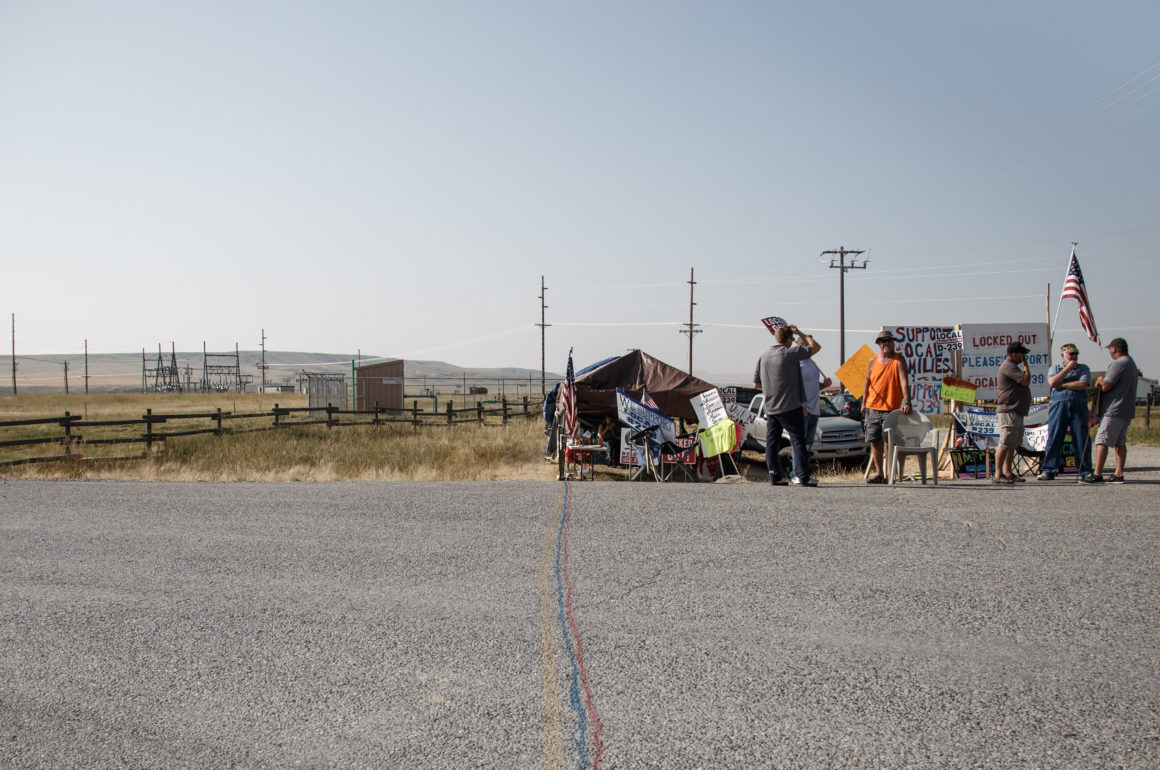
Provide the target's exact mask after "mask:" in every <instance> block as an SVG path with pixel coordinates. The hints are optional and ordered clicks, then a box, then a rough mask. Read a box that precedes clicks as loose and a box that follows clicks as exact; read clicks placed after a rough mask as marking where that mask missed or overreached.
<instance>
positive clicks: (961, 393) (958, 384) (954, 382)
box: [941, 377, 979, 404]
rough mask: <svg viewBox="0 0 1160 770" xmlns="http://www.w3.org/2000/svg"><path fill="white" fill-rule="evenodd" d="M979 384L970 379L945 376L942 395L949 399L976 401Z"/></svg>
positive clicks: (969, 402)
mask: <svg viewBox="0 0 1160 770" xmlns="http://www.w3.org/2000/svg"><path fill="white" fill-rule="evenodd" d="M978 389H979V386H978V385H976V384H975V383H973V382H970V381H968V380H960V379H959V378H957V377H943V380H942V394H941V395H942V397H943V398H945V399H947V400H949V401H963V402H966V403H968V404H973V403H975V392H976V391H977V390H978Z"/></svg>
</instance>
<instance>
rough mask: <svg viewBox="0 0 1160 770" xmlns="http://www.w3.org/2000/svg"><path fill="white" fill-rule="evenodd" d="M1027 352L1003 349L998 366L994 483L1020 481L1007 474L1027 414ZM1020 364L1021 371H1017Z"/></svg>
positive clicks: (1017, 348)
mask: <svg viewBox="0 0 1160 770" xmlns="http://www.w3.org/2000/svg"><path fill="white" fill-rule="evenodd" d="M1029 352H1030V351H1029V350H1028V348H1027V347H1026V346H1025V345H1024V344H1023V343H1022V342H1012V343H1011V344H1010V345H1008V346H1007V359H1006V360H1005V361H1003V363H1002V364H1001V365H1000V366H999V377H998V391H999V394H998V395H997V396H996V397H995V404H996V407H995V411H996V412H998V413H999V446H998V448H996V449H995V483H996V484H1013V483H1015V482H1016V481H1022V480H1023V479H1021V478H1019V477H1017V476H1016V475H1015V474H1014V473H1012V471H1011V464H1012V462H1013V461H1014V460H1015V450H1016V449H1018V448H1019V445H1020V444H1022V443H1023V418H1024V417H1026V416H1027V413H1028V412H1029V411H1031V368H1030V367H1029V366H1028V365H1027V353H1029ZM1019 364H1023V370H1022V371H1020V370H1019Z"/></svg>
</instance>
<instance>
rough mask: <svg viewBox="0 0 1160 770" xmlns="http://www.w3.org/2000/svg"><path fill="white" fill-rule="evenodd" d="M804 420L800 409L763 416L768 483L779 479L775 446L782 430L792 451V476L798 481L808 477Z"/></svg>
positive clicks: (779, 471) (779, 439) (808, 467)
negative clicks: (787, 437) (787, 435)
mask: <svg viewBox="0 0 1160 770" xmlns="http://www.w3.org/2000/svg"><path fill="white" fill-rule="evenodd" d="M805 427H806V425H805V418H803V417H802V410H801V409H791V410H790V411H788V412H781V413H780V414H767V415H765V467H766V468H768V469H769V479H770V481H776V480H778V479H780V478H781V465H780V464H779V463H778V461H777V444H778V442H779V441H781V431H782V429H783V428H784V429H785V432H786V433H788V434H789V445H790V447H792V449H793V475H794V476H796V477H797V478H799V479H807V478H809V476H810V470H809V469H810V466H809V455H808V454H806V444H805Z"/></svg>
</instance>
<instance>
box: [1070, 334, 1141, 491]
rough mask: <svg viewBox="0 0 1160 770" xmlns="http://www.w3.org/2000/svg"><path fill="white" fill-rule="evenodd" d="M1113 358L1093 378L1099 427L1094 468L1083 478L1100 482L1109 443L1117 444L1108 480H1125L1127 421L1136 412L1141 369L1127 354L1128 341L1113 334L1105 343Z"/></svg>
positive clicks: (1113, 481) (1112, 482) (1110, 481)
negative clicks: (1092, 473) (1097, 396)
mask: <svg viewBox="0 0 1160 770" xmlns="http://www.w3.org/2000/svg"><path fill="white" fill-rule="evenodd" d="M1108 353H1109V354H1110V355H1111V356H1112V362H1111V363H1110V364H1108V370H1107V371H1106V372H1104V374H1103V375H1102V376H1101V377H1100V378H1099V379H1097V380H1096V386H1098V387H1099V389H1100V390H1101V391H1102V392H1103V395H1101V396H1100V412H1101V416H1100V427H1099V430H1097V431H1096V472H1095V475H1092V476H1089V477H1088V478H1086V479H1083V481H1089V482H1094V483H1097V484H1098V483H1100V482H1102V481H1103V480H1104V475H1103V474H1104V461H1106V460H1107V459H1108V447H1110V446H1114V447H1115V448H1116V472H1115V473H1114V474H1112V475H1111V476H1109V477H1108V482H1109V483H1111V484H1123V483H1124V461H1125V460H1126V459H1128V424H1129V423H1131V422H1132V418H1133V417H1135V416H1136V379H1137V378H1138V377H1139V376H1140V370H1139V369H1137V368H1136V362H1135V361H1133V360H1132V357H1131V356H1129V355H1128V342H1127V341H1126V340H1125V339H1124V338H1123V337H1116V338H1115V339H1114V340H1112V341H1111V342H1109V343H1108Z"/></svg>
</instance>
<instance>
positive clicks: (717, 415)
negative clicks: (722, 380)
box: [689, 388, 737, 457]
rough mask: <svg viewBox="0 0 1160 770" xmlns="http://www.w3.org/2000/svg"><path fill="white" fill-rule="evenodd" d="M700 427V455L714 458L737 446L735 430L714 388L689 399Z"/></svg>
mask: <svg viewBox="0 0 1160 770" xmlns="http://www.w3.org/2000/svg"><path fill="white" fill-rule="evenodd" d="M689 401H690V403H692V405H693V411H694V412H696V413H697V423H698V424H699V425H700V426H701V455H702V456H703V457H716V456H717V455H719V454H722V453H724V452H731V451H733V447H734V446H736V444H737V428H736V426H735V425H734V424H733V421H732V420H730V419H729V412H728V410H726V408H725V404H724V403H722V401H721V394H720V393H718V392H717V390H716V388H714V389H713V390H707V391H705V392H704V393H701V394H700V395H697V396H694V397H693V398H691V399H689Z"/></svg>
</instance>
